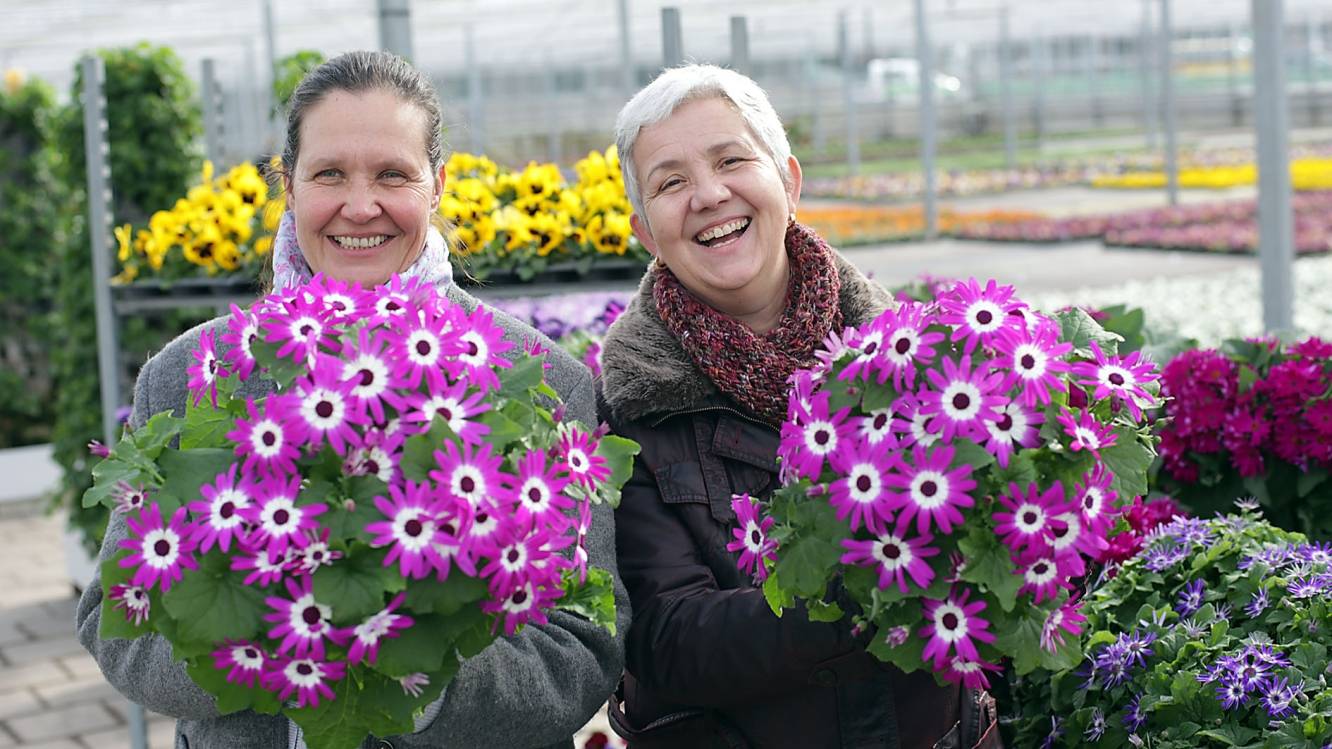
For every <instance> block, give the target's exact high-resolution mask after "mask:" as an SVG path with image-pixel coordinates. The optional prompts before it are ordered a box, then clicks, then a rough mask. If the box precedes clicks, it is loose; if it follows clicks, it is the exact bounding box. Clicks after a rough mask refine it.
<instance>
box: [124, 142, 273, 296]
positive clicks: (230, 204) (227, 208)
mask: <svg viewBox="0 0 1332 749" xmlns="http://www.w3.org/2000/svg"><path fill="white" fill-rule="evenodd" d="M282 203H283V201H282V200H280V199H272V198H270V196H269V188H268V184H267V183H266V182H265V181H264V179H263V177H261V176H260V175H259V170H258V169H257V168H256V167H255V165H254V164H251V163H248V162H247V163H244V164H240V165H237V166H235V167H233V168H232V169H231V170H230V171H228V172H227V173H226V174H224V175H222V176H221V177H216V178H214V176H213V164H212V163H211V162H208V161H205V162H204V165H203V174H202V175H201V179H200V182H199V184H197V185H195V186H194V187H191V188H190V189H189V192H187V193H186V195H185V197H183V198H181V199H179V200H177V201H176V204H175V205H174V206H172V207H171V209H170V210H163V211H158V212H156V213H154V214H153V215H152V217H150V218H149V219H148V225H147V226H146V227H140V228H138V229H137V230H136V229H135V227H134V226H133V225H131V224H125V225H124V226H120V227H117V228H116V230H115V235H116V240H117V242H118V244H119V252H118V254H117V257H118V259H119V260H120V268H121V269H120V273H119V275H117V276H116V278H115V280H116V281H117V282H128V281H133V280H134V279H136V278H138V277H140V276H141V275H152V276H155V277H160V278H184V277H188V276H198V275H201V273H202V274H204V275H209V276H213V275H218V274H229V273H237V272H251V273H253V272H257V269H258V267H259V265H260V264H261V263H262V262H263V256H264V255H266V254H268V251H269V249H270V248H271V246H272V243H273V237H272V232H274V231H276V230H277V223H278V220H279V219H280V218H281V216H282Z"/></svg>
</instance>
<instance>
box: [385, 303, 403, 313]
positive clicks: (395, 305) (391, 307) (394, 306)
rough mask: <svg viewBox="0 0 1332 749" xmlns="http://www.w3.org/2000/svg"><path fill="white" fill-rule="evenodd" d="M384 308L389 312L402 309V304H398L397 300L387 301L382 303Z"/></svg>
mask: <svg viewBox="0 0 1332 749" xmlns="http://www.w3.org/2000/svg"><path fill="white" fill-rule="evenodd" d="M384 309H386V310H388V311H389V312H397V311H398V310H400V309H402V305H400V304H398V303H397V302H389V303H388V304H385V305H384Z"/></svg>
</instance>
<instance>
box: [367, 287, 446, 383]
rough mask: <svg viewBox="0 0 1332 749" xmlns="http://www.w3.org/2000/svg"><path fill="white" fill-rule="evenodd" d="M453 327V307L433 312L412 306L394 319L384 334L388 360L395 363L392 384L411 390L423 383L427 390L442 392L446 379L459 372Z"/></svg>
mask: <svg viewBox="0 0 1332 749" xmlns="http://www.w3.org/2000/svg"><path fill="white" fill-rule="evenodd" d="M456 326H457V316H456V314H454V310H453V308H449V309H448V310H444V311H442V312H440V313H436V312H433V311H429V310H426V309H421V308H419V307H413V308H412V309H411V310H410V311H409V312H408V314H406V315H403V316H402V317H400V318H397V319H396V320H395V321H394V322H393V330H392V332H390V333H386V334H385V340H386V341H387V342H388V345H389V351H390V355H391V360H392V361H395V362H397V369H396V370H395V371H394V377H395V385H397V386H398V387H402V388H413V389H415V388H418V387H420V386H421V381H422V380H425V381H426V385H427V387H426V389H427V390H443V389H444V388H445V387H446V386H447V385H448V378H449V376H456V375H457V374H459V372H460V370H459V367H458V365H457V364H456V362H454V361H453V357H454V356H455V355H457V354H458V352H459V350H460V344H459V342H458V331H457V327H456Z"/></svg>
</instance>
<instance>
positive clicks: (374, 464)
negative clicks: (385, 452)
mask: <svg viewBox="0 0 1332 749" xmlns="http://www.w3.org/2000/svg"><path fill="white" fill-rule="evenodd" d="M365 472H366V473H370V474H374V475H376V476H378V475H379V461H377V460H374V459H373V458H367V459H366V461H365Z"/></svg>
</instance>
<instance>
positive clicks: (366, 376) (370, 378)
mask: <svg viewBox="0 0 1332 749" xmlns="http://www.w3.org/2000/svg"><path fill="white" fill-rule="evenodd" d="M360 375H361V387H363V388H364V387H370V386H371V385H372V384H374V381H375V373H374V372H371V371H370V370H368V369H362V370H361V371H360Z"/></svg>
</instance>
